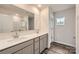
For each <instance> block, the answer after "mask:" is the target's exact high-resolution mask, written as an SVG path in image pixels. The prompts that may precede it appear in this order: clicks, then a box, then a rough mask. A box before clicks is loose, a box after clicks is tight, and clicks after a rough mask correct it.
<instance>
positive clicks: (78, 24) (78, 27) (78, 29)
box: [76, 5, 79, 54]
mask: <svg viewBox="0 0 79 59" xmlns="http://www.w3.org/2000/svg"><path fill="white" fill-rule="evenodd" d="M76 53H77V54H79V5H76Z"/></svg>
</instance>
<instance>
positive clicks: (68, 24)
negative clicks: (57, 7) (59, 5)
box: [55, 7, 76, 47]
mask: <svg viewBox="0 0 79 59" xmlns="http://www.w3.org/2000/svg"><path fill="white" fill-rule="evenodd" d="M61 16H65V25H64V26H58V25H55V42H59V43H62V44H66V45H70V46H73V47H75V44H76V43H75V40H76V39H74V36H75V7H73V8H69V9H66V10H62V11H58V12H56V13H55V18H56V17H61ZM55 20H56V19H55Z"/></svg>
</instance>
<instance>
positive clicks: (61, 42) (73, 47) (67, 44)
mask: <svg viewBox="0 0 79 59" xmlns="http://www.w3.org/2000/svg"><path fill="white" fill-rule="evenodd" d="M54 42H56V43H59V44H63V45H66V46H70V47H73V48H75V46H73V45H70V44H66V43H63V42H58V41H54Z"/></svg>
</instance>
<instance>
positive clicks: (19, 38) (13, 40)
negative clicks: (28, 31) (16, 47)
mask: <svg viewBox="0 0 79 59" xmlns="http://www.w3.org/2000/svg"><path fill="white" fill-rule="evenodd" d="M26 38H27V37H18V38H12V39H10V40H8V42H17V41H19V40H23V39H26Z"/></svg>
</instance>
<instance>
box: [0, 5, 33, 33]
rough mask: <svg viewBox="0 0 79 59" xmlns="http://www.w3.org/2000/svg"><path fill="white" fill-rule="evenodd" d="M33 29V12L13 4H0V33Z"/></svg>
mask: <svg viewBox="0 0 79 59" xmlns="http://www.w3.org/2000/svg"><path fill="white" fill-rule="evenodd" d="M27 30H34V14H33V13H31V12H28V11H25V10H24V9H21V8H18V7H15V6H13V5H5V4H1V5H0V33H7V32H15V31H27Z"/></svg>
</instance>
